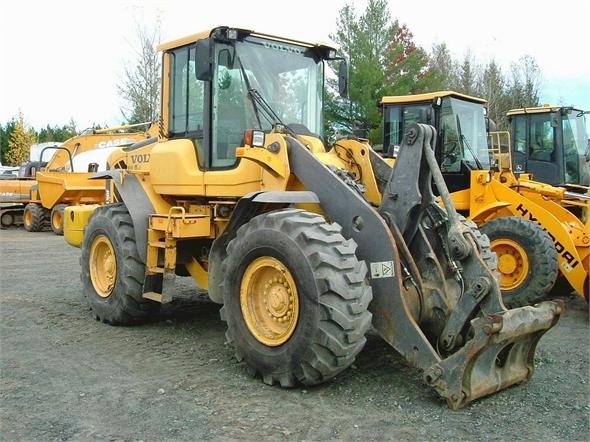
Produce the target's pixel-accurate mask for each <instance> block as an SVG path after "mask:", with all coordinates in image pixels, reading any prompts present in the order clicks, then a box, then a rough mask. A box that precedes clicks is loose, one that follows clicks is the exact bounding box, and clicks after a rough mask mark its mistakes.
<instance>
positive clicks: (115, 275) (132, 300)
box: [80, 203, 160, 325]
mask: <svg viewBox="0 0 590 442" xmlns="http://www.w3.org/2000/svg"><path fill="white" fill-rule="evenodd" d="M80 260H81V261H80V264H81V267H82V273H81V280H82V284H83V289H84V296H85V298H86V300H87V301H88V303H89V305H90V308H91V309H92V311H93V312H94V314H95V316H96V319H98V320H100V321H102V322H106V323H109V324H112V325H128V324H134V323H137V322H140V321H142V320H145V319H146V318H148V317H149V316H150V315H152V314H153V313H154V312H155V311H157V310H158V309H159V308H160V304H159V303H158V302H155V301H151V300H148V299H145V298H143V297H142V293H143V281H144V278H145V265H144V263H143V262H142V261H141V259H140V258H139V255H138V253H137V246H136V242H135V231H134V229H133V222H132V220H131V216H130V215H129V211H128V210H127V208H126V207H125V205H124V204H121V203H119V204H112V205H107V206H102V207H98V208H97V209H96V210H95V211H94V213H93V214H92V216H91V217H90V220H89V222H88V226H87V227H86V230H85V234H84V240H83V242H82V257H81V258H80Z"/></svg>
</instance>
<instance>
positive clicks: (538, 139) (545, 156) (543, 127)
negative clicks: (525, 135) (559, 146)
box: [529, 114, 555, 161]
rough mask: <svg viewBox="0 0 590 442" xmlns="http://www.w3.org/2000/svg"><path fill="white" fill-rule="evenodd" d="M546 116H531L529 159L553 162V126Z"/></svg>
mask: <svg viewBox="0 0 590 442" xmlns="http://www.w3.org/2000/svg"><path fill="white" fill-rule="evenodd" d="M547 115H548V114H541V115H533V116H532V117H531V127H530V134H529V135H530V138H529V158H530V159H532V160H538V161H553V160H554V158H553V151H554V150H555V145H554V141H553V140H554V136H553V132H554V131H553V126H551V121H550V119H548V118H547Z"/></svg>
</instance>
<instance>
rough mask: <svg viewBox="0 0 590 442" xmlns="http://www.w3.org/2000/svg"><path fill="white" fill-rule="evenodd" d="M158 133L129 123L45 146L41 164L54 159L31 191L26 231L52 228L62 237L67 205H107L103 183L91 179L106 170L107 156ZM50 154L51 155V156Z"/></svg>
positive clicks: (149, 126)
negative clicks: (95, 173) (117, 149)
mask: <svg viewBox="0 0 590 442" xmlns="http://www.w3.org/2000/svg"><path fill="white" fill-rule="evenodd" d="M140 128H143V129H144V130H140ZM156 133H157V127H156V126H155V125H154V124H152V123H138V124H128V125H122V126H113V127H108V128H104V129H91V130H87V131H85V132H82V133H81V134H79V135H76V136H74V137H72V138H70V139H68V140H66V141H65V142H63V143H61V145H59V146H57V145H56V146H47V147H44V148H43V149H42V150H41V153H40V156H41V161H43V160H44V159H45V158H48V157H49V156H51V158H50V159H49V161H47V164H46V166H45V167H44V168H43V169H41V170H40V171H39V172H38V173H37V174H36V177H35V180H36V182H35V184H34V185H33V186H32V187H31V189H30V196H29V201H28V202H27V204H26V205H25V206H24V209H23V215H22V218H23V223H24V227H25V230H27V231H29V232H38V231H41V230H44V229H46V228H48V227H49V228H51V230H53V232H54V233H55V234H56V235H62V234H63V210H64V208H65V207H66V206H67V205H70V204H102V203H104V202H105V200H106V189H105V187H104V185H103V183H100V182H97V181H92V180H90V179H89V178H90V176H91V174H92V173H94V172H96V171H99V170H104V169H105V168H106V157H107V156H108V154H109V153H110V152H111V151H112V149H113V148H115V147H118V146H126V145H130V144H133V143H135V142H137V141H141V140H144V139H147V138H149V137H151V136H153V135H155V134H156ZM48 152H50V153H51V155H47V153H48Z"/></svg>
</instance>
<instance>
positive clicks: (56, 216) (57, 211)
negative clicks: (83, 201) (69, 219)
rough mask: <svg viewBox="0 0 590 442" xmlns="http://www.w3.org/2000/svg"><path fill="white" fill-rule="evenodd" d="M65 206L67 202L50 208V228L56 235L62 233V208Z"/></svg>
mask: <svg viewBox="0 0 590 442" xmlns="http://www.w3.org/2000/svg"><path fill="white" fill-rule="evenodd" d="M67 206H68V205H67V204H57V205H56V206H55V207H54V208H53V209H51V217H50V224H51V230H53V233H55V234H56V235H63V234H64V209H65V208H66V207H67Z"/></svg>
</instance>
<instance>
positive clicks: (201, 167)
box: [64, 26, 563, 409]
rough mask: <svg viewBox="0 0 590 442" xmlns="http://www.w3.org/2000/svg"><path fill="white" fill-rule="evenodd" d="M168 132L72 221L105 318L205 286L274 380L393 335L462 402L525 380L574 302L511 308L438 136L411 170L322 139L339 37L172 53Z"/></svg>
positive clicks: (240, 39)
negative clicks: (454, 185) (457, 201)
mask: <svg viewBox="0 0 590 442" xmlns="http://www.w3.org/2000/svg"><path fill="white" fill-rule="evenodd" d="M159 50H160V51H161V52H162V66H163V75H162V89H161V90H162V97H161V98H162V99H161V113H160V121H159V124H160V133H159V137H158V138H155V137H154V138H152V139H150V140H145V141H143V142H141V143H137V144H135V145H131V146H129V147H125V148H120V149H115V150H114V152H113V153H112V154H111V155H110V156H109V159H108V165H109V167H108V170H106V171H104V172H102V173H97V174H95V175H94V177H93V179H96V180H99V181H101V182H104V183H105V185H106V186H108V187H109V189H110V191H109V195H110V197H111V199H110V200H109V201H108V202H107V203H106V204H103V205H97V206H94V207H91V206H69V207H67V208H66V209H65V216H64V219H65V231H64V238H65V240H66V241H67V243H68V244H70V245H72V246H75V247H79V248H80V250H81V257H80V264H81V281H82V286H83V294H84V297H85V299H86V300H87V302H88V304H89V305H90V307H91V311H92V314H93V315H94V316H95V317H96V319H98V320H100V321H102V322H105V323H108V324H112V325H124V324H134V323H139V322H142V321H144V320H146V318H148V317H150V316H151V315H153V314H154V313H155V312H157V311H158V309H159V308H160V306H161V305H162V304H163V303H168V302H171V301H172V300H173V299H174V297H175V294H176V293H175V281H176V278H177V277H182V276H190V277H192V278H193V279H194V280H195V282H196V283H197V285H198V286H199V287H200V288H202V289H204V290H207V293H208V296H209V298H210V299H211V301H213V302H215V303H219V304H222V307H221V309H220V315H221V319H222V320H223V321H224V322H225V323H226V326H227V331H226V339H227V342H228V343H229V344H230V345H231V346H232V348H233V351H234V353H235V356H236V358H237V360H239V361H243V362H244V363H245V365H246V367H247V371H248V372H249V373H250V374H252V375H255V376H259V377H260V378H261V379H262V381H263V382H264V383H266V384H269V385H277V384H278V385H280V386H281V387H294V386H296V385H316V384H319V383H322V382H325V381H328V380H329V379H332V378H334V376H336V375H337V374H338V373H341V372H342V371H343V370H345V369H346V368H348V367H349V366H350V365H351V364H352V363H353V361H354V360H355V357H356V356H357V355H358V354H359V352H360V351H361V350H362V348H363V346H364V344H365V342H366V334H367V332H368V331H369V330H370V329H371V330H373V329H374V330H375V331H377V332H378V333H379V335H380V336H381V337H382V338H383V339H384V340H385V341H386V342H388V343H389V344H390V345H392V346H393V347H394V348H395V349H396V350H397V351H399V352H400V354H402V355H403V356H404V357H405V358H406V359H407V360H408V361H409V362H410V363H411V364H413V365H414V366H415V367H417V368H419V369H421V370H422V371H423V375H424V381H425V382H426V383H427V385H429V386H431V387H432V388H433V389H434V390H435V391H436V392H437V393H438V395H440V397H442V398H443V399H444V400H446V402H447V404H448V406H449V407H450V408H451V409H459V408H461V407H463V406H464V405H466V404H468V403H470V402H471V401H473V400H475V399H477V398H480V397H483V396H486V395H489V394H492V393H495V392H497V391H499V390H503V389H505V388H507V387H509V386H512V385H515V384H519V383H521V382H523V381H526V380H527V379H529V378H530V377H531V376H532V374H533V371H534V355H535V349H536V345H537V343H538V342H539V339H540V338H541V337H542V335H543V334H544V333H545V332H547V331H548V330H549V329H551V327H553V326H554V325H555V324H556V323H557V321H558V318H559V316H560V313H561V311H562V307H563V304H562V302H561V301H545V302H542V303H539V304H537V305H535V306H524V307H520V308H517V309H507V308H506V307H505V306H504V304H503V303H502V299H501V293H500V289H499V286H498V281H497V278H496V273H495V270H494V269H495V266H496V256H495V254H494V253H493V252H492V251H491V249H490V244H489V240H488V239H487V237H486V236H485V235H483V234H481V232H479V230H478V229H477V227H476V225H475V224H474V223H472V222H469V221H467V220H466V219H464V218H463V217H461V216H460V215H459V214H458V213H457V212H456V211H455V210H454V209H453V206H452V205H451V204H449V205H448V206H447V207H446V208H442V207H441V206H440V205H438V204H437V203H436V201H435V198H434V195H433V193H432V191H431V183H432V182H433V181H434V182H435V184H436V186H437V189H438V192H439V193H440V194H441V195H443V196H445V197H446V198H450V196H449V194H448V190H447V188H446V186H445V184H444V181H443V180H442V178H441V176H440V169H439V168H438V166H437V164H436V161H435V159H434V156H433V155H434V153H433V149H432V148H433V142H434V130H433V128H432V126H428V125H419V124H417V125H415V126H414V127H412V128H411V130H410V131H409V132H408V134H407V137H406V138H405V143H404V144H403V145H402V146H401V149H400V154H399V157H398V159H397V161H396V165H395V166H394V168H393V170H392V168H391V167H390V166H389V165H388V164H387V163H386V162H385V161H384V159H383V158H381V157H380V156H379V155H377V154H376V153H375V152H374V151H373V150H372V149H371V147H370V146H369V144H367V143H365V142H361V141H358V140H356V139H352V138H351V139H341V140H338V142H336V143H335V144H333V145H332V146H325V145H324V143H323V141H322V135H323V128H322V111H323V109H324V105H323V87H324V81H325V76H324V72H325V71H326V70H327V69H328V67H327V65H328V63H333V64H337V65H338V69H337V70H338V84H339V91H340V93H341V95H342V96H343V97H345V96H346V90H347V84H348V75H347V63H346V61H345V60H341V59H340V58H339V57H338V54H337V50H336V48H333V47H331V46H329V45H325V44H321V43H312V42H305V41H300V40H295V39H290V38H283V37H280V36H273V35H269V34H265V33H259V32H255V31H251V30H247V29H241V28H232V27H227V26H220V27H216V28H213V29H209V30H206V31H203V32H199V33H197V34H194V35H190V36H186V37H183V38H179V39H177V40H174V41H172V42H168V43H164V44H161V45H160V46H159Z"/></svg>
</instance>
